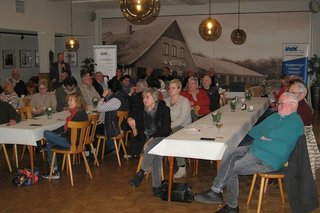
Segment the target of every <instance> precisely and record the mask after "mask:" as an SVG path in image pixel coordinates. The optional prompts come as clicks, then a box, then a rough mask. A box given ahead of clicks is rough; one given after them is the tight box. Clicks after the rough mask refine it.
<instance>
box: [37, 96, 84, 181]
mask: <svg viewBox="0 0 320 213" xmlns="http://www.w3.org/2000/svg"><path fill="white" fill-rule="evenodd" d="M67 99H68V108H69V111H70V115H69V116H68V117H67V118H66V122H65V124H64V125H63V126H61V127H59V128H58V129H56V130H53V131H49V130H46V131H44V137H45V138H46V139H47V145H46V150H47V154H48V164H49V166H50V164H51V161H52V151H51V148H52V147H53V146H56V145H58V146H62V147H66V148H70V137H71V129H70V128H68V122H69V121H87V120H88V115H87V113H86V109H87V105H86V102H85V100H84V99H83V97H82V95H81V94H79V93H72V94H69V95H68V96H67ZM49 176H50V174H44V175H42V178H44V179H49ZM52 179H60V173H59V171H58V166H57V160H56V159H55V162H54V167H53V172H52Z"/></svg>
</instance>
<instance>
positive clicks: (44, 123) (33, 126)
mask: <svg viewBox="0 0 320 213" xmlns="http://www.w3.org/2000/svg"><path fill="white" fill-rule="evenodd" d="M68 115H69V112H68V111H63V112H58V113H54V114H53V118H52V119H48V118H47V116H46V115H44V116H40V117H36V118H33V119H27V120H25V121H21V122H20V123H17V124H16V125H14V126H7V125H6V124H2V125H0V144H22V145H33V146H36V145H37V144H36V141H37V140H40V139H42V138H43V132H44V130H54V129H56V128H58V127H60V126H62V125H64V123H65V120H66V117H67V116H68ZM37 125H39V126H37Z"/></svg>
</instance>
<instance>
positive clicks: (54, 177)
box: [41, 170, 61, 180]
mask: <svg viewBox="0 0 320 213" xmlns="http://www.w3.org/2000/svg"><path fill="white" fill-rule="evenodd" d="M41 177H42V178H43V179H47V180H49V177H50V174H49V173H48V174H43V175H41ZM60 178H61V177H60V173H59V171H58V170H55V171H53V172H52V176H51V179H52V180H59V179H60Z"/></svg>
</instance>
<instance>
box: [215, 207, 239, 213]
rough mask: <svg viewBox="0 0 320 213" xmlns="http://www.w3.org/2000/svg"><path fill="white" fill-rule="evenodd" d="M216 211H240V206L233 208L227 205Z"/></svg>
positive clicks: (233, 212) (234, 212)
mask: <svg viewBox="0 0 320 213" xmlns="http://www.w3.org/2000/svg"><path fill="white" fill-rule="evenodd" d="M215 213H239V206H237V207H236V208H231V207H230V206H228V205H225V206H224V207H223V208H222V209H220V210H219V211H216V212H215Z"/></svg>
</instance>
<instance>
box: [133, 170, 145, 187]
mask: <svg viewBox="0 0 320 213" xmlns="http://www.w3.org/2000/svg"><path fill="white" fill-rule="evenodd" d="M143 177H144V170H142V169H140V170H139V172H138V173H137V174H136V175H135V176H133V178H132V179H131V180H130V181H129V184H130V185H131V186H134V187H138V186H139V185H140V184H141V181H142V179H143Z"/></svg>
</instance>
